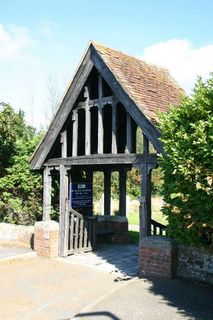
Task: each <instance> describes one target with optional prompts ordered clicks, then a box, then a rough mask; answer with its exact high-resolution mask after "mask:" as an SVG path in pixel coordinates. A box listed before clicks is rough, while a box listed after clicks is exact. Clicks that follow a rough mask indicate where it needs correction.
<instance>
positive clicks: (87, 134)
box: [85, 107, 91, 155]
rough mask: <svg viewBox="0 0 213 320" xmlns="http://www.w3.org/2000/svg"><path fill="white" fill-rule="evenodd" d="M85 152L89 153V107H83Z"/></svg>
mask: <svg viewBox="0 0 213 320" xmlns="http://www.w3.org/2000/svg"><path fill="white" fill-rule="evenodd" d="M85 154H86V155H90V154H91V113H90V108H89V107H86V108H85Z"/></svg>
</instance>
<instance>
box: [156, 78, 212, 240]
mask: <svg viewBox="0 0 213 320" xmlns="http://www.w3.org/2000/svg"><path fill="white" fill-rule="evenodd" d="M160 130H161V132H162V138H161V140H162V142H163V143H164V149H165V152H166V154H167V156H165V157H162V159H161V166H162V169H163V173H164V184H163V191H162V193H163V196H164V201H165V203H166V204H165V206H164V208H163V213H164V214H165V215H166V216H167V219H168V222H169V226H168V233H169V235H170V236H171V237H173V238H175V239H177V240H178V241H180V242H186V243H189V244H193V245H210V246H213V74H212V75H211V78H210V79H209V80H208V81H207V82H206V83H205V82H204V81H203V80H202V79H198V81H197V83H196V85H195V88H194V92H193V94H192V96H191V97H183V99H182V102H181V103H180V106H179V108H175V107H171V108H170V110H169V112H168V113H167V114H164V115H160Z"/></svg>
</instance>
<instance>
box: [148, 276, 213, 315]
mask: <svg viewBox="0 0 213 320" xmlns="http://www.w3.org/2000/svg"><path fill="white" fill-rule="evenodd" d="M148 281H149V283H150V288H149V292H150V293H152V294H154V295H158V296H159V295H160V296H162V298H163V303H166V304H167V305H169V306H171V307H176V308H177V309H178V313H179V314H181V315H182V316H183V317H184V316H185V317H187V318H188V317H190V319H191V317H192V319H196V320H212V319H213V287H212V286H210V285H207V284H201V283H194V282H192V281H187V280H182V279H181V280H180V279H172V280H165V279H152V280H148Z"/></svg>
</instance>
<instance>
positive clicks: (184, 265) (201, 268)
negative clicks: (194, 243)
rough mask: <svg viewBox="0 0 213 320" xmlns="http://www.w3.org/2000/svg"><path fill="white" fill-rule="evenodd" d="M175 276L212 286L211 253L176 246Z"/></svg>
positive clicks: (204, 250) (212, 255) (212, 260)
mask: <svg viewBox="0 0 213 320" xmlns="http://www.w3.org/2000/svg"><path fill="white" fill-rule="evenodd" d="M176 274H177V276H179V277H182V278H186V279H193V280H199V281H203V282H207V283H211V284H213V251H210V250H207V249H201V248H195V247H191V246H186V245H178V255H177V270H176Z"/></svg>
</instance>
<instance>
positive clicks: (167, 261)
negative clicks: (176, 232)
mask: <svg viewBox="0 0 213 320" xmlns="http://www.w3.org/2000/svg"><path fill="white" fill-rule="evenodd" d="M139 250H140V251H139V274H140V275H141V276H144V277H152V276H155V277H161V278H171V277H172V276H173V274H174V272H173V265H174V264H173V262H174V258H175V246H174V242H173V241H172V240H171V239H168V238H166V237H160V236H151V237H145V238H143V239H142V240H141V242H140V248H139Z"/></svg>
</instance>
